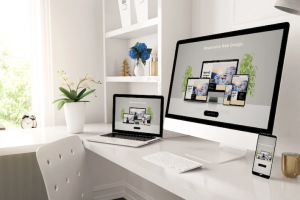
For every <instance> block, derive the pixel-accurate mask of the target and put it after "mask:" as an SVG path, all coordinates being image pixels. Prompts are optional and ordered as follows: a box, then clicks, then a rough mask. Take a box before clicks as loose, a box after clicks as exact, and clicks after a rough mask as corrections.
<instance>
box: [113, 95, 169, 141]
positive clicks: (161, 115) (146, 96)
mask: <svg viewBox="0 0 300 200" xmlns="http://www.w3.org/2000/svg"><path fill="white" fill-rule="evenodd" d="M117 97H125V98H137V99H158V100H160V102H161V104H160V115H159V117H160V124H159V126H160V127H159V134H152V133H146V132H137V131H126V130H119V129H116V127H115V118H116V116H115V111H116V98H117ZM130 108H131V107H130ZM134 108H135V107H134ZM163 117H164V97H163V96H159V95H131V94H114V96H113V115H112V131H113V132H118V133H126V134H132V135H141V134H143V135H146V136H155V137H161V138H162V137H163Z"/></svg>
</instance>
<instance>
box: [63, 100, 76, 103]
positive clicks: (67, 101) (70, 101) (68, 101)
mask: <svg viewBox="0 0 300 200" xmlns="http://www.w3.org/2000/svg"><path fill="white" fill-rule="evenodd" d="M64 102H65V103H72V102H75V100H65V101H64Z"/></svg>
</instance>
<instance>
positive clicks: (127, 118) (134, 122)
mask: <svg viewBox="0 0 300 200" xmlns="http://www.w3.org/2000/svg"><path fill="white" fill-rule="evenodd" d="M163 106H164V97H163V96H153V95H125V94H115V95H114V97H113V119H112V120H113V121H112V130H113V132H112V133H107V134H103V135H97V136H93V137H89V138H86V140H87V141H90V142H101V143H107V144H116V145H123V146H130V147H140V146H143V145H146V144H150V143H153V142H157V141H159V140H160V139H161V138H162V134H163Z"/></svg>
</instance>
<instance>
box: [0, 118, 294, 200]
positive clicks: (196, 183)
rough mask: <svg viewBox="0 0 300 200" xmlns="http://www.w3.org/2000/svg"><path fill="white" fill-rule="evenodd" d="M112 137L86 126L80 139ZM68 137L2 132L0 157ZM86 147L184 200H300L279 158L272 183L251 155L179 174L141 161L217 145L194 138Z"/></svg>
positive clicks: (56, 131)
mask: <svg viewBox="0 0 300 200" xmlns="http://www.w3.org/2000/svg"><path fill="white" fill-rule="evenodd" d="M109 131H111V125H110V124H88V125H86V126H85V131H84V133H82V134H78V136H80V137H81V138H82V139H84V138H85V137H88V136H91V135H96V134H101V133H105V132H109ZM69 135H70V134H68V133H67V129H66V127H64V126H62V127H51V128H46V129H42V130H39V129H36V130H26V131H24V130H12V131H0V141H1V142H0V155H9V154H15V153H16V152H18V153H26V152H34V151H35V150H36V148H37V147H39V146H41V145H43V144H45V143H48V142H52V141H55V140H57V139H61V138H64V137H67V136H69ZM5 140H6V141H5ZM83 141H84V145H85V147H86V148H87V149H89V150H91V151H93V152H95V153H96V154H98V155H100V156H102V157H105V158H106V159H108V160H110V161H112V162H114V163H116V164H117V165H120V166H122V167H124V168H126V169H127V170H129V171H131V172H133V173H135V174H137V175H139V176H141V177H143V178H144V179H146V180H148V181H150V182H152V183H154V184H156V185H158V186H160V187H162V188H164V189H166V190H168V191H170V192H172V193H174V194H176V195H178V196H180V197H182V198H184V199H188V200H196V199H210V200H214V199H216V200H219V199H230V200H232V199H238V200H240V199H246V200H247V199H249V200H250V199H264V200H265V199H267V200H269V199H275V200H277V199H278V200H283V199H291V200H293V199H295V200H296V199H300V184H299V183H300V179H299V178H298V179H285V178H284V176H283V175H282V173H281V170H280V163H281V159H280V158H279V157H275V160H274V165H273V171H272V178H271V179H270V180H266V179H262V178H259V177H256V176H253V175H252V174H251V169H252V162H253V154H254V152H248V154H247V156H246V157H245V158H243V159H239V160H236V161H232V162H229V163H225V164H208V163H205V162H202V163H203V164H204V168H203V169H196V170H193V171H190V172H187V173H184V174H176V173H173V172H171V171H168V170H165V169H163V168H161V167H159V166H156V165H154V164H151V163H149V162H147V161H145V160H143V159H142V157H143V156H145V155H149V154H152V153H155V152H158V151H168V152H171V153H174V154H177V155H180V156H184V154H185V153H189V152H190V151H193V150H200V149H204V148H209V147H213V146H214V145H217V144H216V143H213V142H209V141H205V140H201V139H197V138H193V137H179V138H171V139H164V140H163V141H161V142H157V143H153V144H151V145H147V146H144V147H140V148H130V147H123V146H116V145H109V144H101V143H91V142H87V141H85V140H83ZM184 157H185V156H184Z"/></svg>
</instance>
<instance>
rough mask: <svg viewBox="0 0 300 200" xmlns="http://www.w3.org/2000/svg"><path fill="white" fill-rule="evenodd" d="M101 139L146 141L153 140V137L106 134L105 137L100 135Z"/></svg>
mask: <svg viewBox="0 0 300 200" xmlns="http://www.w3.org/2000/svg"><path fill="white" fill-rule="evenodd" d="M101 136H102V137H111V138H120V139H126V140H135V141H148V140H153V139H155V137H154V136H145V135H134V136H133V135H129V134H121V133H108V134H105V135H101Z"/></svg>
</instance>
